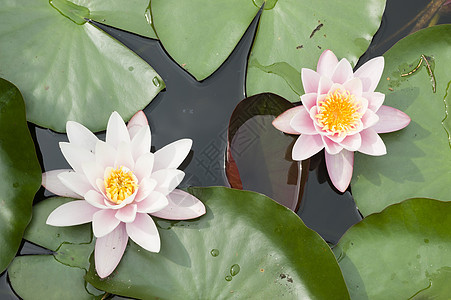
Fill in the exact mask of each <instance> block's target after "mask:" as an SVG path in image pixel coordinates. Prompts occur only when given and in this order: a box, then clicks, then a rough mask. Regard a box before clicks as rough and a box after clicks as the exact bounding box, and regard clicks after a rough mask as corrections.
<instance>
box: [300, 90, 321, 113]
mask: <svg viewBox="0 0 451 300" xmlns="http://www.w3.org/2000/svg"><path fill="white" fill-rule="evenodd" d="M316 91H317V89H316V90H315V92H314V93H310V94H304V95H302V96H301V101H302V105H303V106H304V107H305V109H306V110H307V111H310V109H312V107H313V106H315V105H316V101H317V98H318V94H317V93H316Z"/></svg>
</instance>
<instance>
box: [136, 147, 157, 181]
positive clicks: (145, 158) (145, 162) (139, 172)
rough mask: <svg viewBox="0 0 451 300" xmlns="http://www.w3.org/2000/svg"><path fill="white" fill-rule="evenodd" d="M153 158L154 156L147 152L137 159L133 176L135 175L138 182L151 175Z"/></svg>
mask: <svg viewBox="0 0 451 300" xmlns="http://www.w3.org/2000/svg"><path fill="white" fill-rule="evenodd" d="M154 157H155V156H154V154H153V153H150V152H149V153H146V154H144V155H142V156H141V157H140V158H138V160H137V161H136V163H135V169H134V170H133V174H135V176H136V178H138V180H140V181H141V180H142V179H143V178H146V177H149V176H150V174H152V170H153V164H154V160H155V159H154Z"/></svg>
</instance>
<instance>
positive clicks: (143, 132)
mask: <svg viewBox="0 0 451 300" xmlns="http://www.w3.org/2000/svg"><path fill="white" fill-rule="evenodd" d="M150 141H151V136H150V128H149V126H145V127H141V129H140V130H139V132H138V133H137V134H136V135H135V137H134V138H133V139H132V142H131V146H130V148H131V151H132V155H133V159H134V160H135V161H137V160H138V158H139V157H140V156H142V155H144V154H146V153H150Z"/></svg>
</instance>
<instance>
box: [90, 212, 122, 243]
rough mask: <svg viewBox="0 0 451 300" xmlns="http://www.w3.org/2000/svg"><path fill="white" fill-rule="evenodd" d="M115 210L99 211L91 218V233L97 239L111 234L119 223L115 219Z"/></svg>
mask: <svg viewBox="0 0 451 300" xmlns="http://www.w3.org/2000/svg"><path fill="white" fill-rule="evenodd" d="M116 212H117V210H112V209H101V210H99V211H98V212H96V213H95V214H94V216H93V218H92V231H93V233H94V235H95V237H97V238H99V237H102V236H105V235H107V234H108V233H110V232H112V231H113V230H114V229H115V228H116V227H117V226H118V225H119V223H121V221H119V220H118V219H117V218H116V217H115V214H116Z"/></svg>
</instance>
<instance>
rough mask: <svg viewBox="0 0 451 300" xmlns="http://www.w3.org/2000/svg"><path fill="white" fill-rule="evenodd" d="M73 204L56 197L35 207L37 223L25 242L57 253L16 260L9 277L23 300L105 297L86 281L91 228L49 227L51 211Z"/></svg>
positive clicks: (9, 269) (90, 250)
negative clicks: (48, 219)
mask: <svg viewBox="0 0 451 300" xmlns="http://www.w3.org/2000/svg"><path fill="white" fill-rule="evenodd" d="M71 200H72V199H70V198H60V197H54V198H50V199H46V200H44V201H41V202H39V203H38V204H36V205H35V206H34V207H33V220H32V221H31V223H30V226H29V227H28V228H27V230H26V232H25V236H24V238H25V239H26V240H28V241H30V242H32V243H35V244H37V245H40V246H42V247H44V248H47V249H49V250H52V251H54V253H53V255H24V256H18V257H16V258H15V259H14V260H13V262H12V263H11V265H10V267H9V268H8V275H9V278H10V281H11V285H12V286H13V289H14V291H15V292H16V293H17V294H18V295H19V296H20V297H22V298H23V299H67V298H71V299H99V298H101V296H102V294H104V293H103V292H101V291H99V290H97V289H95V288H94V287H92V286H91V285H89V284H88V283H87V282H86V281H85V280H84V278H83V277H84V276H85V274H86V270H87V269H88V268H89V256H90V255H91V253H92V251H93V250H94V241H93V238H92V230H91V224H84V225H79V226H72V227H54V226H50V225H46V224H45V221H46V220H47V217H48V216H49V214H50V212H51V211H53V210H54V209H55V208H56V207H58V206H60V205H62V204H63V203H66V202H68V201H71ZM42 274H45V276H42ZM49 291H51V292H49ZM68 295H70V296H68Z"/></svg>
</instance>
